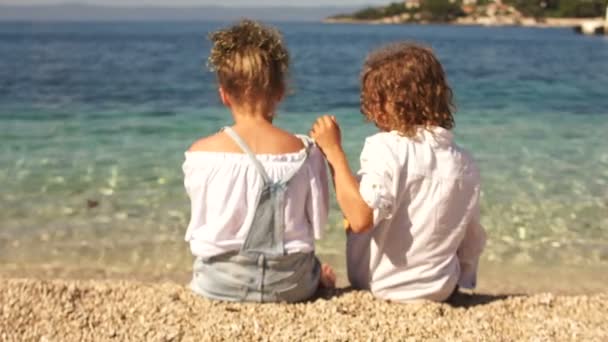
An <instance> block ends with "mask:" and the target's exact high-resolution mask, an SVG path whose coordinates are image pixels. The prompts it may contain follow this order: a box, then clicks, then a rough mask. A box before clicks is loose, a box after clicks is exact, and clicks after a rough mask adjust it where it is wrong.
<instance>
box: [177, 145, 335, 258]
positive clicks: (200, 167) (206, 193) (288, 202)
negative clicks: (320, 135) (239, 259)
mask: <svg viewBox="0 0 608 342" xmlns="http://www.w3.org/2000/svg"><path fill="white" fill-rule="evenodd" d="M185 155H186V160H185V162H184V164H183V167H182V168H183V171H184V185H185V187H186V191H187V193H188V196H189V197H190V203H191V216H190V223H189V225H188V230H187V232H186V241H188V242H189V243H190V249H191V251H192V253H193V254H194V255H195V256H199V257H203V258H206V257H212V256H216V255H220V254H223V253H226V252H230V251H237V250H239V249H240V248H241V246H242V245H243V243H244V241H245V238H246V236H247V233H248V231H249V227H247V226H246V222H250V221H251V219H252V217H253V215H254V213H255V209H256V199H257V195H258V192H259V191H260V189H261V187H262V186H263V181H262V178H261V177H260V175H259V173H258V171H257V170H256V168H255V167H254V165H253V163H252V162H251V160H250V159H249V157H248V156H247V155H246V154H243V153H220V152H186V154H185ZM256 157H257V158H258V160H259V161H260V162H261V163H262V165H263V166H264V169H265V170H266V173H267V174H268V176H269V177H270V178H271V179H272V180H275V181H276V180H279V179H282V178H283V177H284V176H286V175H287V174H289V173H290V172H291V171H293V169H294V168H296V167H298V166H299V165H300V162H301V161H302V159H303V158H306V152H305V150H301V151H300V152H297V153H287V154H280V155H269V154H262V155H257V156H256ZM328 198H329V191H328V181H327V171H326V166H325V160H324V158H323V155H322V154H321V152H320V151H319V149H318V148H317V147H316V146H315V147H313V148H312V149H311V151H310V155H309V156H308V159H307V160H306V162H305V163H304V165H303V166H302V168H301V169H300V171H298V173H297V174H296V175H295V176H294V177H293V178H292V179H291V181H290V182H289V185H288V187H287V190H286V193H285V212H284V215H283V217H284V223H285V232H284V236H283V239H284V246H285V250H286V251H287V253H289V254H291V253H296V252H311V251H313V250H314V239H315V238H316V239H320V238H321V235H322V231H323V229H324V228H325V225H326V223H327V215H328V210H329V199H328Z"/></svg>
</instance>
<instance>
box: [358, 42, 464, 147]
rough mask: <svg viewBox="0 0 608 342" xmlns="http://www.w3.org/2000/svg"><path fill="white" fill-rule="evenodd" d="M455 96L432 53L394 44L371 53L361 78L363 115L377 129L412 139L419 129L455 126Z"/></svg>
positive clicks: (419, 48) (413, 45)
mask: <svg viewBox="0 0 608 342" xmlns="http://www.w3.org/2000/svg"><path fill="white" fill-rule="evenodd" d="M452 99H453V93H452V89H451V88H450V87H449V85H448V83H447V81H446V77H445V72H444V71H443V67H442V66H441V63H439V61H438V60H437V58H436V57H435V55H434V54H433V52H432V50H431V49H429V48H426V47H423V46H420V45H417V44H413V43H395V44H391V45H388V46H386V47H384V48H381V49H379V50H377V51H375V52H372V53H371V54H370V55H369V56H368V57H367V60H366V61H365V64H364V66H363V72H362V75H361V112H362V113H363V115H364V116H365V117H366V118H367V120H369V121H372V122H374V123H375V124H376V126H377V127H378V128H380V129H382V130H386V131H393V130H395V131H398V132H399V133H401V134H402V135H405V136H409V137H413V136H415V135H416V131H417V129H418V128H419V127H425V128H428V127H431V126H439V127H443V128H445V129H452V128H453V127H454V117H453V116H452V112H453V111H454V109H455V108H454V105H453V102H452Z"/></svg>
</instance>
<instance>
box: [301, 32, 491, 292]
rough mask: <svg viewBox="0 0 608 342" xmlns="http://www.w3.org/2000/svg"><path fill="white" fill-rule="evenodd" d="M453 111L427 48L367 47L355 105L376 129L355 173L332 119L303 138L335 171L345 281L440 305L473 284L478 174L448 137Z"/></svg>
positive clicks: (478, 238) (479, 230)
mask: <svg viewBox="0 0 608 342" xmlns="http://www.w3.org/2000/svg"><path fill="white" fill-rule="evenodd" d="M452 108H453V106H452V91H451V89H450V88H449V86H448V84H447V82H446V79H445V75H444V71H443V68H442V66H441V64H440V63H439V61H438V60H437V59H436V58H435V56H434V55H433V53H432V52H431V51H430V50H429V49H427V48H424V47H420V46H417V45H412V44H405V43H401V44H394V45H391V46H388V47H386V48H383V49H380V50H379V51H376V52H374V53H372V54H371V55H370V56H369V57H368V59H367V61H366V63H365V65H364V67H363V73H362V79H361V111H362V113H363V114H364V116H365V117H366V119H367V120H369V121H371V122H373V123H374V124H375V125H376V126H377V127H378V129H379V130H380V132H379V133H377V134H375V135H373V136H371V137H369V138H367V139H366V141H365V146H364V148H363V151H362V152H361V169H360V171H359V179H357V178H356V177H355V176H353V174H352V172H351V170H350V168H349V166H348V161H347V159H346V156H345V154H344V151H343V150H342V147H341V137H340V129H339V126H338V123H337V122H336V119H335V118H334V117H331V116H324V117H321V118H319V119H318V120H317V122H316V123H315V124H314V126H313V129H312V131H311V136H312V137H313V138H314V139H315V140H316V142H317V144H318V145H319V147H320V148H321V150H322V151H323V153H324V154H325V156H326V158H327V160H328V162H329V164H330V166H331V168H332V170H333V173H334V182H335V187H336V196H337V200H338V203H339V205H340V208H341V209H342V211H343V214H344V216H345V217H346V220H347V223H348V225H349V227H348V228H349V232H348V237H347V267H348V276H349V280H350V282H351V284H352V285H353V287H355V288H360V289H369V290H371V292H372V293H373V294H374V295H375V296H376V297H378V298H381V299H388V300H395V301H407V300H413V299H429V300H434V301H445V300H448V299H449V298H450V296H451V295H452V294H454V293H456V292H457V289H458V287H459V286H460V287H463V288H474V287H475V282H476V274H477V265H478V260H479V256H480V254H481V252H482V250H483V247H484V244H485V231H484V229H483V227H482V226H481V225H480V223H479V193H480V176H479V171H478V169H477V166H476V165H475V163H474V161H473V159H472V158H471V156H470V155H469V154H468V153H467V152H466V151H464V150H463V149H462V148H460V147H458V146H457V145H456V144H455V143H454V141H453V134H452V132H451V129H452V127H453V126H454V119H453V116H452V110H453V109H452Z"/></svg>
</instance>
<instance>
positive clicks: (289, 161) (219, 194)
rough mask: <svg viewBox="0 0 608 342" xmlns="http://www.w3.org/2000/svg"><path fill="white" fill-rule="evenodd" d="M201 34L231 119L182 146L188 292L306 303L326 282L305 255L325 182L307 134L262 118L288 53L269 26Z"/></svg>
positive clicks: (328, 274)
mask: <svg viewBox="0 0 608 342" xmlns="http://www.w3.org/2000/svg"><path fill="white" fill-rule="evenodd" d="M210 38H211V40H212V42H213V47H212V49H211V55H210V57H209V62H210V65H211V66H212V67H213V69H214V71H215V72H216V74H217V80H218V83H219V94H220V98H221V100H222V102H223V104H224V105H225V106H226V107H228V108H229V109H230V111H231V112H232V116H233V119H234V123H235V124H234V126H232V127H225V128H224V129H223V130H221V131H220V132H218V133H216V134H214V135H212V136H209V137H206V138H203V139H200V140H198V141H196V142H195V143H194V144H193V145H192V147H191V148H190V150H189V151H188V152H186V160H185V162H184V165H183V170H184V174H185V181H184V183H185V187H186V190H187V192H188V195H189V197H190V200H191V219H190V224H189V225H188V231H187V233H186V241H188V242H189V243H190V248H191V250H192V253H193V254H194V256H195V257H196V261H195V263H194V270H193V273H194V275H193V280H192V282H191V288H192V290H193V291H194V292H196V293H198V294H200V295H203V296H205V297H208V298H211V299H218V300H226V301H255V302H278V301H286V302H296V301H302V300H305V299H308V298H310V297H311V296H312V295H313V294H314V293H315V291H316V290H317V288H318V287H319V285H320V284H321V285H323V286H326V287H332V286H334V283H335V275H334V274H333V271H332V270H331V268H329V266H327V265H323V266H322V265H320V263H319V261H318V259H317V258H316V257H315V254H314V239H315V238H319V237H320V236H321V231H322V229H323V227H324V226H325V224H326V221H327V215H328V185H327V175H326V169H325V162H324V159H323V155H322V154H321V152H320V151H319V149H318V148H317V147H316V146H315V145H314V144H313V143H312V142H311V141H310V139H309V138H307V137H305V136H295V135H292V134H290V133H288V132H286V131H283V130H281V129H279V128H277V127H275V126H273V124H272V121H273V118H274V116H275V110H276V108H277V105H278V104H279V102H280V101H281V100H282V98H283V95H284V94H285V89H286V81H285V79H286V74H287V69H288V63H289V55H288V52H287V50H286V48H285V46H284V44H283V42H282V38H281V35H280V33H279V32H278V31H276V30H275V29H272V28H269V27H266V26H263V25H261V24H259V23H257V22H254V21H249V20H243V21H241V22H240V23H238V24H236V25H234V26H232V27H229V28H227V29H224V30H220V31H217V32H215V33H212V34H211V36H210Z"/></svg>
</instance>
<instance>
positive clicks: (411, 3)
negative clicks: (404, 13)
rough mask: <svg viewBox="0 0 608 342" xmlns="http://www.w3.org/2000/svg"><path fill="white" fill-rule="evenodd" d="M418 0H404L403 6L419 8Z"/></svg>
mask: <svg viewBox="0 0 608 342" xmlns="http://www.w3.org/2000/svg"><path fill="white" fill-rule="evenodd" d="M420 1H421V0H405V8H407V9H412V8H419V7H420Z"/></svg>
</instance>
